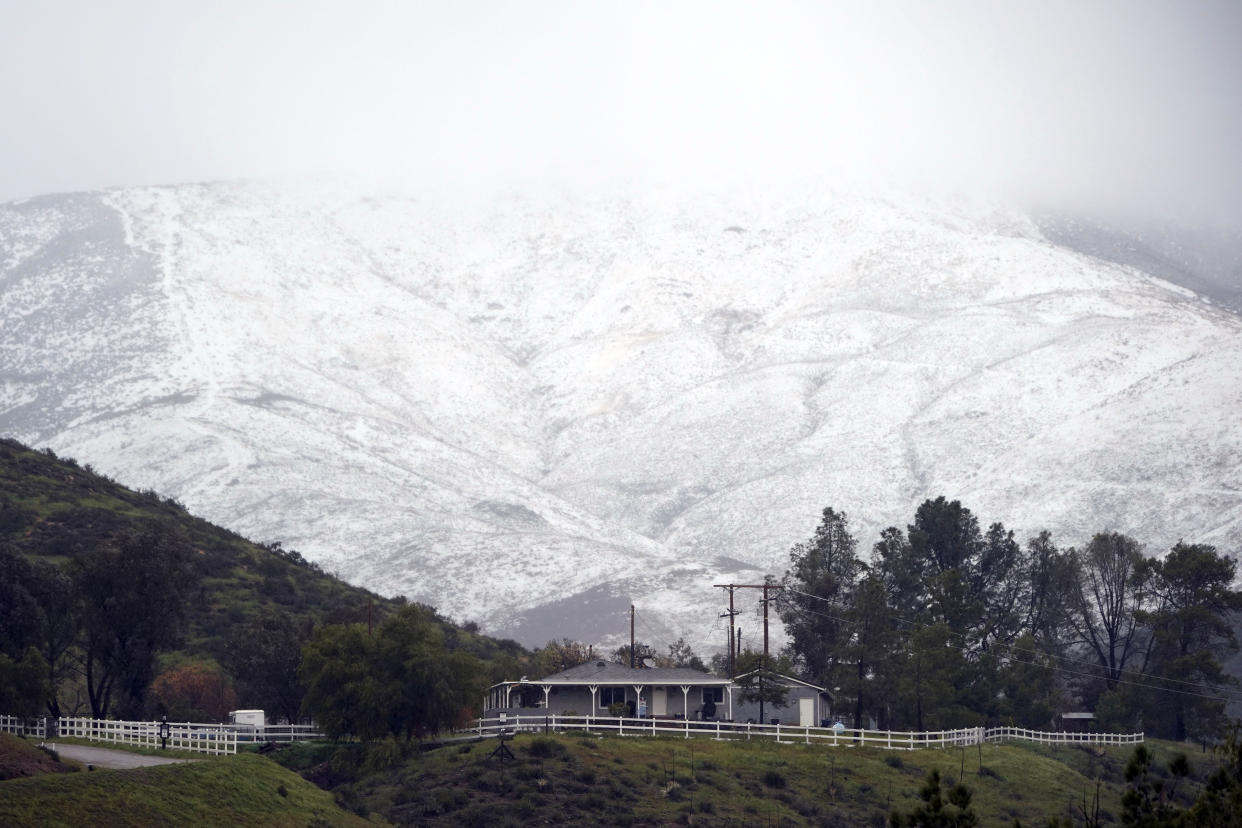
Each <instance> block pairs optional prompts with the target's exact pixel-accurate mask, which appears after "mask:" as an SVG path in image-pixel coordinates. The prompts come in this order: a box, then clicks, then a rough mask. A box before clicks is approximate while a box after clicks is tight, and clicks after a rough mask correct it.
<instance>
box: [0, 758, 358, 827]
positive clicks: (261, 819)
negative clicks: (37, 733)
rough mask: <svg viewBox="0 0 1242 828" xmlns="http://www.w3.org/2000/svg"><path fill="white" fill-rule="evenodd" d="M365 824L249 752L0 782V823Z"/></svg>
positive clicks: (327, 795)
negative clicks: (218, 757) (192, 760)
mask: <svg viewBox="0 0 1242 828" xmlns="http://www.w3.org/2000/svg"><path fill="white" fill-rule="evenodd" d="M282 790H283V791H284V793H281V791H282ZM367 824H370V823H368V822H367V821H366V820H363V819H361V818H359V817H358V816H356V815H354V814H351V813H348V812H346V811H342V810H341V809H340V808H339V807H337V805H336V804H335V802H334V800H333V797H332V794H330V793H328V792H327V791H321V790H320V789H318V788H316V787H315V786H314V785H312V784H311V783H309V782H307V781H306V780H304V779H302V778H301V777H299V776H298V775H297V774H295V773H293V772H292V771H289V770H286V769H284V768H282V767H280V766H279V765H277V764H275V763H274V762H271V761H269V760H267V759H265V758H262V757H259V756H254V755H239V756H231V757H227V758H220V759H208V760H204V761H200V762H190V763H186V764H183V765H166V766H163V767H155V768H138V769H135V770H125V771H96V772H94V773H73V774H67V775H59V774H46V775H42V776H37V777H32V778H26V779H13V780H10V781H7V782H0V825H12V826H79V825H116V826H121V825H142V826H150V825H196V826H211V825H219V826H234V825H265V826H308V825H320V826H332V825H341V826H352V825H367Z"/></svg>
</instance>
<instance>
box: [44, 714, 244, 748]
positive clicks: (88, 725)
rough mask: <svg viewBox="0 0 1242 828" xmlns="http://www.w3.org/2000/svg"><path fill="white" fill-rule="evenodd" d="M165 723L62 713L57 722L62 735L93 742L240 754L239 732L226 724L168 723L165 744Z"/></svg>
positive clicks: (58, 730) (57, 727) (59, 733)
mask: <svg viewBox="0 0 1242 828" xmlns="http://www.w3.org/2000/svg"><path fill="white" fill-rule="evenodd" d="M162 724H163V723H162V722H116V721H111V720H108V719H89V718H78V717H63V716H62V717H61V718H60V719H58V720H57V722H56V730H57V733H58V735H59V736H62V737H65V738H72V739H87V740H89V741H92V742H117V743H120V744H127V745H141V746H143V747H152V748H154V747H169V748H173V749H175V750H188V751H193V752H195V753H237V733H236V732H235V731H233V729H232V728H230V727H228V726H226V725H218V724H201V723H196V722H168V723H167V724H168V738H167V744H164V743H163V741H162V740H161V738H160V728H161V725H162Z"/></svg>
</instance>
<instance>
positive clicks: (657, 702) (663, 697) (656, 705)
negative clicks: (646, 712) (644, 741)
mask: <svg viewBox="0 0 1242 828" xmlns="http://www.w3.org/2000/svg"><path fill="white" fill-rule="evenodd" d="M651 715H652V716H667V715H668V691H667V690H665V689H664V688H663V687H657V688H655V689H654V690H652V691H651Z"/></svg>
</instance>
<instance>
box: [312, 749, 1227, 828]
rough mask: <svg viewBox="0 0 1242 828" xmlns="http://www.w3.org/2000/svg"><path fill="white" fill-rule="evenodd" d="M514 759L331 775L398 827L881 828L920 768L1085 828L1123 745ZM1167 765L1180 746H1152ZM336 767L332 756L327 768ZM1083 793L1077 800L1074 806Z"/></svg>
mask: <svg viewBox="0 0 1242 828" xmlns="http://www.w3.org/2000/svg"><path fill="white" fill-rule="evenodd" d="M509 744H510V745H511V747H512V752H513V754H514V758H513V759H507V760H505V761H503V762H502V761H500V760H499V759H498V758H496V757H494V756H492V753H493V751H494V750H495V749H496V747H497V743H496V742H495V741H494V740H488V741H483V742H478V743H473V744H464V745H460V746H447V747H443V748H440V749H437V750H434V751H430V752H428V753H425V754H423V755H422V756H420V757H417V758H415V759H412V760H410V761H408V762H405V763H403V764H400V765H397V766H395V767H392V768H390V769H388V770H387V771H382V772H377V773H370V774H367V775H361V774H359V775H358V777H357V778H355V779H353V780H348V779H346V778H345V777H339V778H337V779H335V780H334V781H335V792H336V795H337V799H338V800H339V801H342V802H345V803H347V804H348V806H349V807H350V808H351V809H353V810H355V811H358V812H374V813H378V814H379V815H382V816H384V817H385V818H386V819H388V820H390V821H391V822H393V823H394V824H398V825H445V826H449V825H486V826H489V828H491V827H492V826H505V825H511V826H519V825H535V824H540V825H542V824H553V825H601V826H603V825H610V826H611V825H672V824H699V825H773V826H776V825H808V826H882V825H884V824H885V820H886V818H887V815H888V814H889V812H890V811H891V810H892V809H898V810H901V811H907V812H908V811H909V810H910V809H911V808H913V807H915V806H916V805H917V804H918V803H919V802H920V801H921V800H920V799H919V797H918V792H919V789H920V788H921V787H922V785H923V784H924V782H925V780H926V778H927V775H928V773H929V771H932V770H936V771H939V773H940V775H941V777H942V780H944V781H945V790H946V791H947V789H948V787H949V785H951V784H952V783H953V782H956V781H957V780H958V779H961V781H963V782H964V783H965V784H966V786H967V787H968V788H969V789H970V790H971V792H972V802H971V806H972V808H973V810H974V812H975V814H976V815H977V816H978V817H979V823H978V824H980V825H1013V823H1014V820H1015V819H1017V820H1020V821H1021V823H1022V824H1023V825H1026V826H1032V825H1043V824H1045V823H1047V822H1048V820H1049V819H1050V818H1053V817H1069V818H1071V819H1073V822H1072V824H1075V825H1078V824H1082V821H1081V819H1082V814H1081V812H1080V810H1079V809H1080V808H1081V807H1082V806H1083V805H1084V804H1085V805H1086V807H1087V809H1088V811H1089V812H1091V813H1095V808H1094V800H1095V795H1096V780H1097V779H1098V780H1100V786H1099V816H1100V817H1101V823H1100V824H1115V823H1116V822H1118V821H1119V817H1120V813H1121V795H1122V792H1123V791H1124V790H1125V787H1126V783H1125V780H1124V771H1125V766H1126V763H1127V761H1128V760H1129V759H1130V757H1131V755H1132V754H1133V748H1123V747H1110V748H1107V749H1105V748H1091V747H1076V746H1075V747H1071V746H1063V747H1047V746H1035V745H1025V744H1004V745H994V744H988V745H983V746H982V749H981V750H980V749H978V748H977V747H970V748H965V749H953V750H934V749H932V750H919V751H909V752H907V751H886V750H881V749H878V748H849V747H836V748H832V747H827V746H815V745H811V746H807V745H802V744H774V743H771V742H758V741H754V742H745V741H742V742H719V741H713V740H709V739H689V740H686V739H674V738H648V737H632V738H618V737H615V736H611V737H600V736H599V735H597V734H595V735H591V734H572V735H562V736H556V735H553V736H530V735H522V736H518V737H517V738H516V739H514V740H513V741H512V742H510V743H509ZM1148 747H1149V748H1151V749H1153V750H1154V752H1155V753H1156V757H1157V760H1158V762H1159V763H1160V764H1161V765H1162V766H1164V765H1167V763H1168V760H1169V759H1170V757H1171V756H1173V755H1174V754H1175V753H1176V752H1178V751H1181V750H1184V749H1185V748H1186V746H1183V745H1177V744H1174V743H1167V742H1155V743H1149V745H1148ZM1189 758H1190V762H1191V776H1190V777H1189V778H1187V779H1185V780H1180V781H1179V783H1178V787H1177V789H1176V791H1175V793H1174V801H1176V802H1178V803H1181V804H1183V805H1185V804H1188V803H1189V802H1191V801H1192V800H1193V799H1194V797H1195V796H1196V795H1197V794H1198V792H1199V790H1200V789H1201V788H1202V785H1203V782H1204V780H1205V779H1206V778H1207V776H1208V775H1209V774H1210V773H1211V771H1212V770H1213V769H1214V768H1216V767H1218V765H1219V762H1218V760H1217V759H1216V758H1215V757H1214V756H1213V755H1210V754H1199V753H1197V752H1195V753H1191V754H1190V757H1189ZM344 764H347V763H344V762H342V761H341V759H340V757H338V759H337V761H335V762H334V763H333V766H334V768H336V769H338V770H339V768H340V767H341V766H342V765H344ZM1084 797H1085V803H1084Z"/></svg>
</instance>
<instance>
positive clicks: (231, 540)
mask: <svg viewBox="0 0 1242 828" xmlns="http://www.w3.org/2000/svg"><path fill="white" fill-rule="evenodd" d="M151 527H161V528H163V529H166V530H167V531H170V532H173V533H176V534H177V535H178V536H180V537H181V538H183V539H184V540H185V541H186V542H187V543H189V544H190V546H191V547H192V549H193V551H194V562H195V569H196V571H197V575H198V576H199V577H198V589H197V590H195V593H196V594H195V598H196V600H193V601H191V602H190V604H189V606H188V610H189V631H188V633H189V634H188V637H187V646H188V647H189V648H190V649H194V650H212V649H214V646H215V645H218V643H219V642H220V641H221V640H222V639H223V638H224V637H225V636H226V634H227V631H228V629H229V627H230V626H231V625H236V624H240V623H242V622H244V621H246V620H248V619H250V618H253V617H255V616H257V614H258V613H259V611H260V610H262V609H264V608H268V609H273V610H278V611H281V612H284V613H289V614H291V615H292V616H293V617H295V618H298V619H306V620H309V621H313V622H317V623H319V622H321V623H348V622H359V621H360V622H365V621H366V620H367V612H368V605H369V604H370V605H372V606H373V608H374V609H373V611H374V612H375V613H378V614H379V615H386V614H387V613H388V612H390V611H391V610H392V608H393V607H394V606H395V605H396V602H394V601H392V600H389V599H386V598H383V597H381V596H379V595H377V594H375V593H372V592H370V591H368V590H364V589H361V588H358V587H354V586H350V585H349V584H346V583H345V582H343V581H340V580H338V579H337V578H334V577H332V576H331V575H328V574H326V573H324V572H322V571H320V570H319V569H318V568H317V567H316V566H314V565H313V564H309V563H307V562H306V561H304V560H302V558H301V556H300V555H298V554H297V553H296V552H285V551H284V550H281V549H279V548H275V549H273V548H269V547H265V546H261V545H259V544H256V543H253V542H251V541H249V540H247V539H246V538H243V537H241V536H240V535H238V534H237V533H235V532H230V531H229V530H227V529H222V528H221V527H219V526H216V525H214V524H211V523H209V522H207V521H205V520H202V519H201V518H197V517H194V516H193V515H191V514H189V513H188V512H186V510H185V509H184V507H182V506H181V505H180V504H178V503H176V502H175V501H173V500H170V499H165V498H161V497H160V496H159V495H158V494H156V493H155V492H151V491H147V492H135V491H133V490H131V489H127V488H125V487H124V486H121V485H120V484H118V483H115V482H113V481H112V480H109V479H108V478H106V477H103V476H101V475H99V474H96V473H95V472H93V471H92V470H91V468H90V467H89V466H84V467H83V466H79V465H78V464H77V463H75V462H74V461H72V460H68V459H59V458H57V457H55V456H54V455H53V454H51V453H50V452H40V451H34V450H32V449H29V448H27V447H25V446H23V445H21V444H20V443H17V442H16V441H14V440H7V439H6V440H0V545H2V544H8V545H9V546H11V547H12V548H15V549H17V550H18V551H19V552H21V553H22V554H24V555H26V556H27V557H28V558H30V559H34V560H44V561H47V562H50V563H57V564H63V563H66V562H68V561H70V560H72V559H74V558H75V557H76V556H78V555H80V554H82V553H83V552H85V551H87V550H90V549H92V548H94V547H97V546H99V545H101V544H106V543H108V542H109V541H111V540H113V539H115V538H117V537H119V536H121V535H123V534H125V533H132V532H139V531H143V530H147V529H150V528H151Z"/></svg>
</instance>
